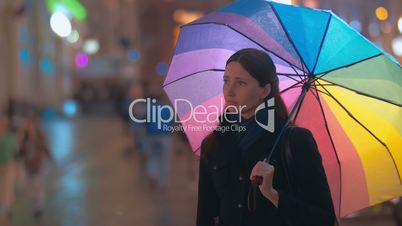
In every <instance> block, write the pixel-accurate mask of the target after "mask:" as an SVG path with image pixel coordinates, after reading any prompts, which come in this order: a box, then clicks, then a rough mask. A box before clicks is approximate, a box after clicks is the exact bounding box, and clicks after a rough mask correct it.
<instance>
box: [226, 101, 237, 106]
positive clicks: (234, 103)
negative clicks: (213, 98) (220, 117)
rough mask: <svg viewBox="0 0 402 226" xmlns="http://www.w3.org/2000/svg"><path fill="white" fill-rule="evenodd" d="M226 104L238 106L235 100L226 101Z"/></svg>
mask: <svg viewBox="0 0 402 226" xmlns="http://www.w3.org/2000/svg"><path fill="white" fill-rule="evenodd" d="M226 106H237V105H236V102H234V101H226Z"/></svg>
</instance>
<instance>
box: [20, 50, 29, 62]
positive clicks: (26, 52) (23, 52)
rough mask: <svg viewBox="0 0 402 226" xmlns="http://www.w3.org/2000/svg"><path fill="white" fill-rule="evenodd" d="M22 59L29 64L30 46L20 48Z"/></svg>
mask: <svg viewBox="0 0 402 226" xmlns="http://www.w3.org/2000/svg"><path fill="white" fill-rule="evenodd" d="M20 61H21V62H22V63H23V64H25V65H28V64H29V49H28V48H22V49H20Z"/></svg>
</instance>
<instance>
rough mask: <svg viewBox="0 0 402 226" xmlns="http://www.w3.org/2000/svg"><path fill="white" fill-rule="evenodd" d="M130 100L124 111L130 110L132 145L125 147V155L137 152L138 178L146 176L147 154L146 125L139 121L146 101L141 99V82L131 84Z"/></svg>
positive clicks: (145, 109) (144, 109) (143, 113)
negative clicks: (128, 147)
mask: <svg viewBox="0 0 402 226" xmlns="http://www.w3.org/2000/svg"><path fill="white" fill-rule="evenodd" d="M129 97H130V102H129V103H127V107H126V111H127V112H130V115H129V116H130V122H129V124H130V129H131V135H132V141H133V147H132V148H130V149H127V151H126V153H125V156H126V157H129V156H131V154H134V153H136V154H138V157H139V161H138V162H139V172H140V175H141V176H140V178H141V179H144V178H145V177H146V162H147V156H146V153H145V149H146V140H147V137H146V135H147V125H146V123H141V121H142V120H145V119H146V117H147V106H146V103H145V102H143V101H141V100H142V99H143V98H144V85H143V84H142V83H141V82H135V83H133V84H132V86H131V87H130V90H129ZM134 101H136V102H134ZM131 104H132V105H131Z"/></svg>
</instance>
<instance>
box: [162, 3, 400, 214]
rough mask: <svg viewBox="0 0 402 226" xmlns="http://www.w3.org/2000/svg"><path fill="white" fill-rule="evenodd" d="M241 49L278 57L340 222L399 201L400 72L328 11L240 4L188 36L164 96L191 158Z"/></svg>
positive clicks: (283, 84) (186, 30)
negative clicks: (228, 62)
mask: <svg viewBox="0 0 402 226" xmlns="http://www.w3.org/2000/svg"><path fill="white" fill-rule="evenodd" d="M243 48H256V49H260V50H263V51H265V52H267V53H268V54H269V55H270V56H271V57H272V59H273V61H274V63H275V65H276V67H277V73H278V77H279V79H280V89H281V95H282V97H283V99H284V101H285V104H286V105H287V107H288V109H289V110H294V108H297V111H295V112H296V115H295V117H294V123H295V124H296V125H298V126H301V127H305V128H308V129H309V130H310V131H311V132H312V133H313V135H314V137H315V139H316V141H317V145H318V148H319V150H320V153H321V156H322V158H323V164H324V168H325V171H326V175H327V178H328V182H329V184H330V188H331V193H332V198H333V201H334V205H335V209H336V211H337V215H338V216H341V217H342V216H345V215H347V214H349V213H352V212H354V211H357V210H359V209H362V208H365V207H368V206H371V205H374V204H377V203H380V202H383V201H385V200H388V199H391V198H393V197H396V196H401V195H402V185H401V179H402V178H401V172H402V152H401V150H402V136H401V134H402V67H401V65H400V64H399V63H398V62H397V61H396V60H395V59H394V58H393V57H392V56H390V55H389V54H387V53H386V52H384V51H382V50H381V49H379V48H378V47H377V46H376V45H374V44H373V43H371V42H370V41H368V40H367V39H366V38H364V37H363V36H362V35H361V34H360V33H358V32H357V31H355V30H353V29H352V28H350V27H349V26H348V25H347V24H346V23H345V22H344V21H342V20H341V19H340V18H339V17H337V16H336V15H335V14H334V13H332V12H331V11H325V10H316V9H310V8H305V7H298V6H291V5H283V4H279V3H273V2H269V1H264V0H254V1H247V0H240V1H236V2H234V3H232V4H230V5H228V6H226V7H223V8H221V9H219V10H217V11H215V12H213V13H211V14H209V15H207V16H205V17H203V18H200V19H199V20H196V21H194V22H192V23H190V24H187V25H184V26H182V28H181V31H180V36H179V39H178V42H177V46H176V51H175V55H174V57H173V60H172V62H171V65H170V68H169V72H168V75H167V77H166V80H165V83H164V89H165V91H166V93H167V94H168V96H169V98H170V100H171V101H172V103H174V105H175V108H176V109H175V110H176V113H177V115H178V116H179V118H180V119H181V120H182V124H183V127H184V129H185V132H186V135H187V137H188V139H189V142H190V144H191V146H192V148H193V150H194V152H196V153H198V152H199V148H200V144H201V142H202V140H203V139H204V137H205V136H206V135H208V134H209V133H210V132H211V130H209V129H205V128H209V127H207V126H213V125H216V124H217V123H218V122H217V120H211V118H210V114H213V115H214V114H217V115H218V114H221V113H222V110H223V106H224V104H222V101H223V99H222V98H223V97H222V86H223V81H222V80H223V72H224V69H225V63H226V60H227V59H228V58H229V57H230V56H231V55H232V54H233V53H234V52H236V51H238V50H240V49H243ZM306 84H308V87H309V89H303V87H306ZM183 100H187V101H183ZM298 100H299V101H298ZM189 103H191V105H190V104H189ZM296 103H298V104H296ZM299 103H300V104H299ZM295 105H296V106H295ZM195 106H197V107H195ZM200 106H201V107H203V108H201V107H200ZM215 111H217V113H215ZM208 113H210V114H208Z"/></svg>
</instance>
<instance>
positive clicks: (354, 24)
mask: <svg viewBox="0 0 402 226" xmlns="http://www.w3.org/2000/svg"><path fill="white" fill-rule="evenodd" d="M350 26H351V27H353V29H355V30H356V31H358V32H361V31H362V23H361V22H360V21H359V20H352V21H351V22H350Z"/></svg>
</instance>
